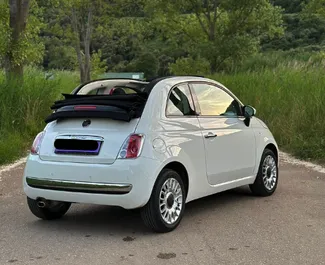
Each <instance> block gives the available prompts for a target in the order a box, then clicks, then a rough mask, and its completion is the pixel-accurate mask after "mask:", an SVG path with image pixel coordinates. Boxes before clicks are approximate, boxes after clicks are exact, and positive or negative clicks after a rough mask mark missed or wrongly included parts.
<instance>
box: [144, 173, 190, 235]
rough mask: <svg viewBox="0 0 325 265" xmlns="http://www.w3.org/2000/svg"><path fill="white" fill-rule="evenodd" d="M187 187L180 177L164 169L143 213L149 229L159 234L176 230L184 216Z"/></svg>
mask: <svg viewBox="0 0 325 265" xmlns="http://www.w3.org/2000/svg"><path fill="white" fill-rule="evenodd" d="M185 196H186V192H185V187H184V183H183V181H182V178H181V177H180V175H179V174H178V173H177V172H176V171H174V170H171V169H164V170H163V171H162V172H161V173H160V174H159V176H158V179H157V182H156V184H155V186H154V188H153V191H152V194H151V197H150V200H149V202H148V203H147V205H146V206H144V207H143V209H142V211H141V216H142V219H143V221H144V223H145V224H146V226H148V227H149V228H151V229H152V230H154V231H155V232H158V233H166V232H170V231H172V230H174V229H175V228H176V227H177V226H178V225H179V223H180V222H181V219H182V217H183V214H184V209H185Z"/></svg>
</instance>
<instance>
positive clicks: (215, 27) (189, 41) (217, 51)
mask: <svg viewBox="0 0 325 265" xmlns="http://www.w3.org/2000/svg"><path fill="white" fill-rule="evenodd" d="M147 9H148V10H158V12H155V13H154V14H153V15H152V19H153V21H155V23H156V26H157V28H159V29H160V30H161V31H162V32H163V33H164V34H165V38H175V39H178V40H181V41H182V47H183V49H185V50H186V51H187V52H188V53H189V54H190V55H191V56H193V57H195V56H201V57H203V58H205V59H206V60H208V61H209V62H210V66H211V71H216V70H220V69H222V67H223V66H224V64H225V63H226V62H227V61H238V60H241V59H243V58H245V57H247V56H248V55H250V54H252V53H254V52H256V51H257V50H258V47H259V43H260V40H261V38H262V37H265V36H269V37H273V36H274V35H276V34H281V33H282V27H281V24H282V19H281V10H280V9H279V8H277V7H274V6H272V5H271V4H270V3H269V1H267V0H263V1H261V0H248V1H245V2H243V1H235V0H231V1H216V0H211V1H199V0H193V1H183V0H176V1H174V0H173V1H171V0H168V1H165V0H164V1H163V0H154V1H150V2H149V3H148V6H147Z"/></svg>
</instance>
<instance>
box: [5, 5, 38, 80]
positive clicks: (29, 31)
mask: <svg viewBox="0 0 325 265" xmlns="http://www.w3.org/2000/svg"><path fill="white" fill-rule="evenodd" d="M31 7H32V8H31ZM30 9H32V10H30ZM39 11H40V10H39V9H38V6H37V4H36V2H35V1H33V0H31V1H30V0H9V1H4V2H3V3H2V4H0V32H1V36H0V63H1V64H2V65H3V66H4V67H5V70H6V74H7V78H8V79H11V78H18V79H21V78H22V77H23V69H24V68H23V67H24V65H26V64H32V63H36V62H38V61H40V59H41V58H42V56H43V52H44V47H43V44H42V42H40V40H39V36H38V34H39V32H40V28H41V26H42V23H41V22H40V20H39V16H40V14H39Z"/></svg>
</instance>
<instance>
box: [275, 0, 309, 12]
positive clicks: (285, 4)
mask: <svg viewBox="0 0 325 265" xmlns="http://www.w3.org/2000/svg"><path fill="white" fill-rule="evenodd" d="M271 2H272V4H274V5H276V6H281V7H282V8H284V10H285V13H298V12H300V11H301V10H302V8H303V5H304V3H305V2H306V0H272V1H271Z"/></svg>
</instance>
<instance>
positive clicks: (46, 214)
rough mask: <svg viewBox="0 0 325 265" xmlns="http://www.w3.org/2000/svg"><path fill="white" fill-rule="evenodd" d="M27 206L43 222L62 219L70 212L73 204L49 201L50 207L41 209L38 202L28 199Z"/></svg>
mask: <svg viewBox="0 0 325 265" xmlns="http://www.w3.org/2000/svg"><path fill="white" fill-rule="evenodd" d="M27 204H28V207H29V209H30V211H31V212H32V213H33V214H34V215H35V216H36V217H38V218H40V219H43V220H55V219H60V218H61V217H62V216H63V215H65V214H66V212H67V211H68V210H69V208H70V206H71V203H69V202H54V201H48V205H47V206H45V207H44V208H40V207H38V205H37V201H36V200H33V199H31V198H29V197H27Z"/></svg>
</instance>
